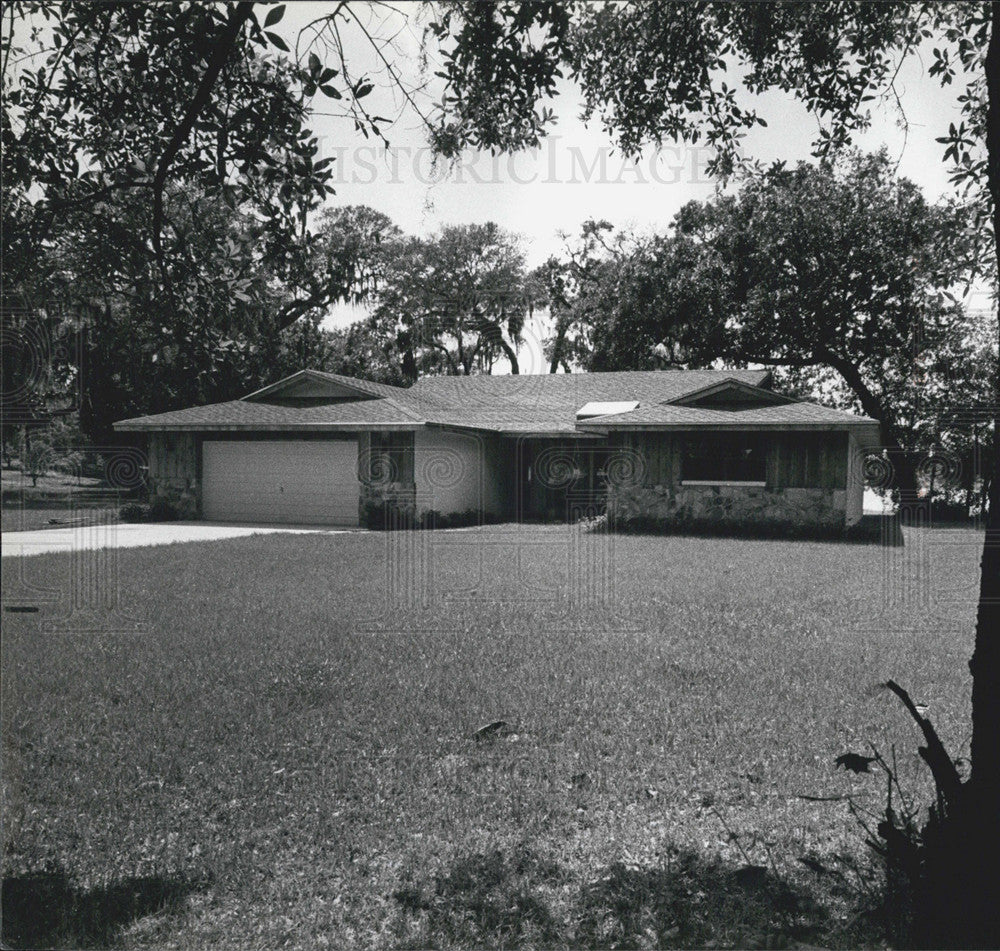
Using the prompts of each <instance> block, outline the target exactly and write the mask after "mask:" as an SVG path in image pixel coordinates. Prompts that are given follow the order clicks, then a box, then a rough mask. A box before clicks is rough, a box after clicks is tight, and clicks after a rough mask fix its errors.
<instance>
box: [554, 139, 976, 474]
mask: <svg viewBox="0 0 1000 951" xmlns="http://www.w3.org/2000/svg"><path fill="white" fill-rule="evenodd" d="M975 223H976V218H975V216H974V215H972V214H970V213H969V212H968V210H967V209H966V207H965V206H964V205H958V204H955V203H943V204H938V205H931V204H929V203H928V202H927V201H926V200H925V199H924V198H923V197H922V195H921V194H920V192H919V190H918V188H917V187H916V186H915V185H914V184H913V183H912V182H910V181H908V180H906V179H899V178H897V177H896V176H895V172H894V169H893V166H892V163H891V161H890V160H889V158H888V156H887V154H886V153H885V152H884V151H882V152H879V153H876V154H874V155H862V154H860V153H856V152H855V153H849V154H847V155H844V156H842V157H840V158H839V159H838V160H837V161H836V162H824V163H821V164H820V165H813V164H810V163H800V164H799V165H798V166H796V167H795V168H793V169H786V168H784V167H783V166H775V167H773V168H771V169H769V170H767V171H766V172H761V173H758V174H754V175H751V176H748V177H747V178H746V179H745V180H744V183H743V187H742V189H741V190H740V191H739V192H737V193H735V194H730V193H722V194H720V195H717V196H716V197H714V198H712V199H710V200H708V201H705V202H692V203H689V204H688V205H686V206H685V207H684V208H683V209H682V210H681V211H680V212H679V213H678V215H677V216H676V218H675V219H674V221H673V224H672V228H671V231H670V232H669V233H668V234H665V235H657V236H653V237H651V238H645V239H639V238H634V237H629V236H627V235H624V234H619V235H617V236H615V235H611V234H610V226H608V225H607V224H606V223H594V222H591V223H588V225H587V226H585V228H584V230H583V234H582V236H581V239H580V241H579V242H578V243H577V246H576V247H575V248H570V249H569V251H568V254H567V255H566V257H565V258H564V259H563V260H562V261H559V262H550V263H549V265H547V269H546V272H547V273H548V274H549V275H554V276H555V279H557V280H558V281H561V282H562V283H561V284H559V283H556V280H554V279H553V277H550V278H549V285H548V286H549V291H548V299H549V301H550V308H551V310H552V313H553V317H554V320H555V323H556V328H557V338H556V340H557V341H558V334H560V333H561V334H562V341H561V343H560V346H561V347H562V348H563V349H565V350H568V352H572V351H573V349H574V341H576V340H581V341H583V340H585V341H586V344H585V345H583V346H581V345H580V344H579V343H576V344H575V349H576V352H578V353H580V354H581V357H580V363H581V365H582V366H583V367H585V368H586V369H589V370H625V369H653V368H656V367H663V366H686V367H699V366H707V365H711V364H712V363H713V362H714V361H721V362H723V363H724V364H726V365H730V366H732V365H737V366H739V365H747V364H764V365H767V366H776V367H781V368H784V369H785V371H786V373H785V376H786V377H788V378H789V380H790V381H791V382H792V383H793V384H796V385H797V386H798V388H799V390H800V391H801V392H802V393H803V395H807V396H814V395H815V394H816V393H818V392H823V393H824V394H825V395H826V396H827V398H832V399H833V400H834V401H835V402H837V403H838V404H839V405H841V406H843V407H844V408H854V409H861V410H862V411H863V412H865V413H866V414H868V415H870V416H872V417H873V418H875V419H877V420H879V421H880V422H881V423H882V425H883V441H884V444H885V445H887V446H889V447H892V448H899V447H902V448H905V449H906V450H908V451H909V452H911V453H914V452H916V451H917V450H923V451H924V452H927V451H930V450H935V449H938V450H939V449H940V448H941V447H942V441H943V440H944V441H945V442H948V441H952V442H955V443H956V447H957V445H958V443H962V445H963V446H964V445H966V443H967V442H968V438H967V437H965V436H961V435H960V433H962V432H964V433H968V430H969V427H968V418H967V417H968V410H969V409H970V407H975V406H979V407H983V408H985V407H986V406H987V405H988V403H989V394H990V381H991V379H993V375H991V374H995V366H996V361H995V357H993V356H991V350H990V348H989V345H988V344H985V345H980V346H979V347H977V348H976V349H975V351H974V353H975V359H974V360H971V361H970V360H969V353H970V348H971V344H972V342H973V341H974V340H975V339H982V338H983V337H984V328H983V327H982V326H981V323H982V322H981V320H977V318H976V316H975V315H970V314H968V313H966V311H965V309H964V308H963V306H962V304H961V302H960V300H959V299H958V298H957V297H956V296H955V294H954V291H955V290H957V289H958V288H959V286H960V285H961V282H962V281H963V280H965V279H967V278H968V277H969V275H970V273H972V267H973V265H972V264H970V262H971V261H974V260H975V259H977V258H978V256H979V252H978V251H977V250H975V249H977V248H978V247H979V246H980V245H981V236H980V235H979V234H978V232H976V230H975ZM598 239H599V240H598ZM574 334H575V336H574ZM567 341H569V346H568V347H567ZM966 362H967V364H968V365H965V364H966ZM958 365H962V366H963V372H962V373H961V374H956V373H955V367H956V366H958ZM972 369H974V372H970V370H972ZM959 377H961V379H959ZM980 415H982V413H980ZM981 422H984V421H983V420H981ZM984 425H987V424H986V423H984ZM951 431H954V436H949V437H947V438H945V433H946V432H951ZM963 440H964V442H963ZM898 462H899V465H900V466H901V467H902V469H901V472H900V476H901V478H902V479H903V481H904V484H906V485H907V486H908V485H909V483H910V482H912V480H913V479H914V478H915V473H914V472H913V471H912V466H909V467H908V466H907V464H906V462H905V460H898Z"/></svg>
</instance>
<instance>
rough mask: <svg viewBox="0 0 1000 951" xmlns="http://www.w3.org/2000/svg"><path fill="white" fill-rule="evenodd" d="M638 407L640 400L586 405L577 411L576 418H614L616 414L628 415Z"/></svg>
mask: <svg viewBox="0 0 1000 951" xmlns="http://www.w3.org/2000/svg"><path fill="white" fill-rule="evenodd" d="M638 405H639V401H638V400H625V401H623V402H617V403H598V402H594V403H584V404H583V406H581V407H580V408H579V409H578V410H577V411H576V418H577V419H593V417H595V416H613V415H614V414H615V413H628V412H629V411H630V410H633V409H635V408H636V407H637V406H638Z"/></svg>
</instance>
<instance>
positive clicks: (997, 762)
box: [969, 0, 1000, 947]
mask: <svg viewBox="0 0 1000 951" xmlns="http://www.w3.org/2000/svg"><path fill="white" fill-rule="evenodd" d="M990 8H991V14H992V16H991V19H992V27H991V32H990V45H989V51H988V53H987V57H986V88H987V103H988V111H987V117H986V150H987V156H988V157H987V174H988V182H989V189H990V197H991V198H992V199H993V237H994V242H995V247H994V250H995V251H996V256H997V265H998V267H1000V2H998V0H993V2H992V3H991V4H990ZM997 330H998V347H1000V314H998V318H997ZM993 386H994V396H993V405H994V406H995V407H996V406H1000V381H998V380H994V381H993ZM993 426H994V428H993V471H992V473H991V478H990V488H989V515H988V517H987V521H986V540H985V544H984V545H983V557H982V562H981V572H982V573H981V575H980V582H979V610H978V613H977V616H976V647H975V652H974V653H973V655H972V660H971V661H970V662H969V669H970V670H971V671H972V776H971V779H970V782H969V785H970V787H971V788H970V792H971V794H972V798H973V802H974V804H975V806H976V807H977V808H976V810H975V811H976V814H977V818H979V819H980V820H981V822H982V823H983V824H984V825H983V832H984V833H985V834H986V838H987V843H986V845H987V850H992V861H993V864H992V866H991V871H992V873H993V874H994V875H995V874H996V867H997V865H996V863H997V862H998V860H1000V412H998V413H997V414H996V415H995V418H994V420H993ZM987 854H989V851H988V852H987ZM985 881H987V880H984V883H985ZM993 881H994V884H995V882H996V879H995V878H994V879H993ZM984 910H985V909H984ZM994 911H995V909H994ZM993 922H994V924H993V930H992V936H993V938H994V939H995V944H994V946H995V947H1000V925H998V924H997V922H1000V915H998V916H996V917H994V919H993Z"/></svg>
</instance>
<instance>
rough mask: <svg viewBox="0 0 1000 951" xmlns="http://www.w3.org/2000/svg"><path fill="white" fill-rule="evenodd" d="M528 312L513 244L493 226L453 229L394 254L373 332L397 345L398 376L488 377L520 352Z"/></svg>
mask: <svg viewBox="0 0 1000 951" xmlns="http://www.w3.org/2000/svg"><path fill="white" fill-rule="evenodd" d="M530 308H531V298H530V291H529V285H528V281H527V277H526V274H525V269H524V256H523V254H522V252H521V250H520V247H519V242H518V239H517V238H516V237H515V236H514V235H511V234H508V233H507V232H505V231H503V230H502V229H500V228H498V227H497V226H496V225H495V224H493V223H492V222H488V223H486V224H482V225H478V224H477V225H451V226H448V227H446V228H444V229H442V230H441V232H440V233H439V234H437V235H434V236H433V237H430V238H426V239H424V238H408V239H405V240H403V241H401V242H399V243H398V244H397V245H396V246H395V248H394V249H393V254H392V256H391V261H390V263H389V265H388V267H387V269H386V273H385V277H384V285H383V287H382V289H381V290H380V291H379V292H378V294H377V305H376V307H375V309H374V311H373V314H372V318H371V327H372V329H373V330H375V332H376V333H377V334H380V335H382V336H383V337H385V338H388V339H392V340H394V341H395V346H396V348H397V350H398V353H399V357H400V360H401V364H402V367H403V375H404V376H405V377H406V378H407V379H409V380H411V381H412V380H415V379H416V377H417V375H418V374H420V373H449V374H455V375H466V376H467V375H469V374H471V373H473V372H474V371H477V372H487V373H488V372H489V371H490V370H491V369H492V367H493V365H494V363H495V362H496V361H497V360H498V359H501V358H505V359H506V360H507V361H508V362H509V364H510V368H511V372H512V373H517V372H518V371H519V366H518V360H517V347H518V345H519V342H520V335H521V332H522V330H523V328H524V321H525V317H526V316H527V314H528V312H529V310H530Z"/></svg>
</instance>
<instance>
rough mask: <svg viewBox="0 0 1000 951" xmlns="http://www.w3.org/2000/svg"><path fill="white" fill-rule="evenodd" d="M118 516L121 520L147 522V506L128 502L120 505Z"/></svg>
mask: <svg viewBox="0 0 1000 951" xmlns="http://www.w3.org/2000/svg"><path fill="white" fill-rule="evenodd" d="M118 518H119V519H120V520H121V521H123V522H148V521H149V506H148V505H140V504H139V503H138V502H129V503H128V505H123V506H122V507H121V509H120V510H119V512H118Z"/></svg>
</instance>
